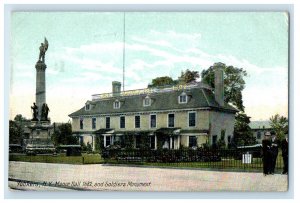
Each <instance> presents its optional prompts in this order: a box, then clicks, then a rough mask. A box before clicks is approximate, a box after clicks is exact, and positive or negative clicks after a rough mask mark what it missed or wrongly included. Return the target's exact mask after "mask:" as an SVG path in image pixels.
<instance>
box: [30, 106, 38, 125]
mask: <svg viewBox="0 0 300 203" xmlns="http://www.w3.org/2000/svg"><path fill="white" fill-rule="evenodd" d="M31 109H32V111H33V114H32V120H33V121H37V120H38V118H37V115H38V107H37V105H36V104H35V103H33V106H32V107H31Z"/></svg>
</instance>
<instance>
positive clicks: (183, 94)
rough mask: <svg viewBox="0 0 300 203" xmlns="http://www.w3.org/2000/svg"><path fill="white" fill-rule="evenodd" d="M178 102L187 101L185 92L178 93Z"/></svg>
mask: <svg viewBox="0 0 300 203" xmlns="http://www.w3.org/2000/svg"><path fill="white" fill-rule="evenodd" d="M178 103H179V104H185V103H187V95H186V93H184V92H183V93H182V94H181V95H179V97H178Z"/></svg>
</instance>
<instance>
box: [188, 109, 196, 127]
mask: <svg viewBox="0 0 300 203" xmlns="http://www.w3.org/2000/svg"><path fill="white" fill-rule="evenodd" d="M195 126H196V112H189V127H195Z"/></svg>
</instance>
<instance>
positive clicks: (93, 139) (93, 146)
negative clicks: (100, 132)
mask: <svg viewBox="0 0 300 203" xmlns="http://www.w3.org/2000/svg"><path fill="white" fill-rule="evenodd" d="M92 141H93V145H92V148H93V151H95V146H96V145H95V135H92Z"/></svg>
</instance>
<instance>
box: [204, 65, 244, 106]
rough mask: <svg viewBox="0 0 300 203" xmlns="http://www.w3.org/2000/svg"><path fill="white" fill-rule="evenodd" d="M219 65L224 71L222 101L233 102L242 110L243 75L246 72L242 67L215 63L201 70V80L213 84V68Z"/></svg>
mask: <svg viewBox="0 0 300 203" xmlns="http://www.w3.org/2000/svg"><path fill="white" fill-rule="evenodd" d="M217 67H221V68H222V69H223V71H224V101H225V102H226V103H231V104H233V105H234V106H235V107H236V108H238V109H239V110H240V111H244V108H245V107H244V105H243V97H242V91H243V90H244V88H245V81H244V77H245V76H247V72H246V71H245V70H243V68H237V67H233V66H226V65H225V64H224V63H215V64H214V65H213V66H211V67H209V68H208V69H207V70H203V71H202V72H201V77H202V81H203V82H205V83H207V84H208V85H210V86H211V87H212V88H214V87H215V85H214V77H215V69H216V68H217Z"/></svg>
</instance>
